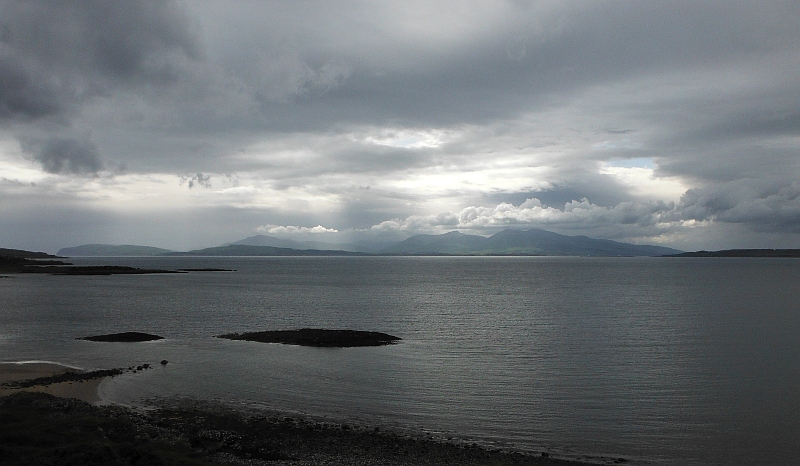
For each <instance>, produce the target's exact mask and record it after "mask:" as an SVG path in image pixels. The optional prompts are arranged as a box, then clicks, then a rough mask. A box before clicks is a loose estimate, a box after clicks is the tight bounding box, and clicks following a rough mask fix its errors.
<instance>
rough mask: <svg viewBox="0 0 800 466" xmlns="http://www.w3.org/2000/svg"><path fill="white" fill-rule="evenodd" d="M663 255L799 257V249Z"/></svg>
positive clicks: (731, 250)
mask: <svg viewBox="0 0 800 466" xmlns="http://www.w3.org/2000/svg"><path fill="white" fill-rule="evenodd" d="M665 257H800V249H725V250H722V251H695V252H682V253H680V254H669V255H667V256H665Z"/></svg>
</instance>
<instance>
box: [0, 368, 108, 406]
mask: <svg viewBox="0 0 800 466" xmlns="http://www.w3.org/2000/svg"><path fill="white" fill-rule="evenodd" d="M68 372H83V371H81V370H80V369H77V368H74V367H69V366H65V365H62V364H58V363H54V362H41V361H35V362H2V363H0V396H5V395H11V394H12V393H17V392H21V391H25V392H41V393H49V394H51V395H54V396H58V397H62V398H77V399H79V400H83V401H86V402H88V403H97V402H98V401H100V397H99V396H98V394H97V388H98V387H99V386H100V382H102V381H103V379H92V380H79V381H67V382H58V383H52V384H48V385H34V386H32V387H25V388H11V387H4V386H3V384H7V383H9V382H19V381H23V380H31V379H38V378H42V377H53V376H57V375H61V374H65V373H68Z"/></svg>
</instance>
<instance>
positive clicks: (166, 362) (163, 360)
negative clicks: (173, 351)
mask: <svg viewBox="0 0 800 466" xmlns="http://www.w3.org/2000/svg"><path fill="white" fill-rule="evenodd" d="M167 364H169V361H167V360H166V359H162V360H161V365H162V366H166V365H167Z"/></svg>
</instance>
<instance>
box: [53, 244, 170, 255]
mask: <svg viewBox="0 0 800 466" xmlns="http://www.w3.org/2000/svg"><path fill="white" fill-rule="evenodd" d="M170 252H172V251H170V250H169V249H161V248H154V247H152V246H134V245H130V244H123V245H112V244H84V245H83V246H75V247H74V248H62V249H59V250H58V255H59V256H65V257H78V256H111V257H119V256H158V255H161V254H168V253H170Z"/></svg>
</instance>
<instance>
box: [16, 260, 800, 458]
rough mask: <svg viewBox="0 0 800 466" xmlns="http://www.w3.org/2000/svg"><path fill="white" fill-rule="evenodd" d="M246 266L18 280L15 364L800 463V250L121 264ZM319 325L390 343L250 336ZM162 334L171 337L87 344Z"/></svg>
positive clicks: (671, 451)
mask: <svg viewBox="0 0 800 466" xmlns="http://www.w3.org/2000/svg"><path fill="white" fill-rule="evenodd" d="M75 262H76V263H112V264H123V265H124V264H129V265H136V266H147V267H161V268H170V269H173V268H187V267H220V268H232V269H236V272H194V273H189V274H180V275H144V276H108V277H86V276H80V277H68V276H63V277H62V276H44V275H31V276H15V277H14V278H11V279H7V280H0V360H3V361H12V360H24V359H39V360H41V359H44V360H53V361H59V362H65V363H72V364H77V365H81V366H83V367H86V368H110V367H121V366H129V365H131V364H134V365H135V364H140V363H144V362H147V363H150V364H154V363H157V362H158V361H160V360H162V359H167V360H169V361H170V363H169V364H168V365H167V366H164V367H161V366H160V365H158V364H156V366H157V367H155V368H154V369H152V370H149V371H144V372H138V373H135V374H133V373H131V374H125V375H123V376H120V377H117V378H115V379H112V380H111V381H109V382H107V383H104V384H103V385H102V386H101V390H102V394H103V395H104V396H105V397H107V398H108V399H109V400H112V401H115V402H121V403H135V402H138V401H141V400H142V399H146V398H151V397H155V396H171V395H177V396H183V395H188V396H195V397H200V398H210V399H221V400H229V401H237V402H244V403H247V404H250V405H256V406H264V407H269V408H276V409H285V410H291V411H299V412H306V413H310V414H314V415H323V416H332V417H336V418H353V419H356V420H358V421H360V422H371V423H380V424H384V425H386V424H388V425H396V426H402V427H411V428H418V429H425V430H428V431H432V432H436V433H440V434H442V435H445V436H457V437H461V438H468V439H470V441H478V442H481V443H489V444H493V445H501V446H511V447H515V448H522V449H529V450H536V451H541V450H546V451H549V452H551V453H555V454H562V455H569V456H573V457H582V456H585V455H596V456H604V457H611V458H616V457H624V458H627V459H630V460H632V462H633V463H654V464H731V463H736V464H765V463H767V464H793V461H794V459H795V458H797V457H800V446H799V445H797V442H796V439H797V438H800V399H798V397H797V396H796V389H797V387H798V386H800V339H798V338H797V335H800V294H799V293H798V292H797V291H796V290H795V289H796V286H797V283H800V261H799V260H793V259H671V258H445V257H432V258H381V257H367V258H355V257H348V258H107V259H106V258H102V259H96V258H93V259H80V260H78V259H76V260H75ZM299 327H327V328H353V329H358V330H375V331H381V332H386V333H390V334H393V335H397V336H399V337H401V338H403V341H402V342H401V343H400V344H397V345H391V346H386V347H378V348H347V349H321V348H303V347H294V346H284V345H274V344H260V343H254V342H241V341H228V340H223V339H217V338H213V336H214V335H218V334H222V333H228V332H242V331H253V330H266V329H290V328H299ZM129 330H135V331H143V332H148V333H156V334H159V335H162V336H164V337H166V340H163V341H155V342H147V343H136V344H123V343H97V342H87V341H78V340H75V338H76V337H82V336H87V335H93V334H102V333H112V332H122V331H129Z"/></svg>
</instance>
